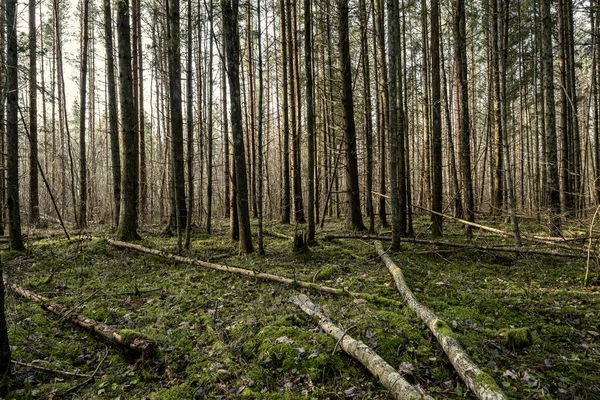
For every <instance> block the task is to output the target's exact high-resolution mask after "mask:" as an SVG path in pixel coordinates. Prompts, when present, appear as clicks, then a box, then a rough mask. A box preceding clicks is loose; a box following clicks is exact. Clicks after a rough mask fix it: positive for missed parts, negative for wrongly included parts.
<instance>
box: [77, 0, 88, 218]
mask: <svg viewBox="0 0 600 400" xmlns="http://www.w3.org/2000/svg"><path fill="white" fill-rule="evenodd" d="M89 8H90V4H89V0H83V16H82V18H83V28H82V29H83V32H82V36H83V40H82V43H81V46H82V49H81V65H80V73H79V76H80V81H79V221H78V222H77V225H79V229H84V228H87V202H88V198H87V196H88V183H87V169H88V165H87V146H86V144H85V143H86V133H87V132H86V128H85V120H86V109H87V86H86V84H87V70H88V47H89V40H90V39H89V37H90V34H89V28H88V27H89V13H90V11H89Z"/></svg>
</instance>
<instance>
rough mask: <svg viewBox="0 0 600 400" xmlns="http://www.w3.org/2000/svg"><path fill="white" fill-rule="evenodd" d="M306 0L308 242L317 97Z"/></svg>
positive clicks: (312, 231) (312, 230)
mask: <svg viewBox="0 0 600 400" xmlns="http://www.w3.org/2000/svg"><path fill="white" fill-rule="evenodd" d="M311 3H312V2H311V1H310V0H304V69H305V74H306V132H307V134H306V141H307V142H308V146H307V147H308V148H307V151H308V161H307V164H308V232H307V233H308V242H309V243H311V242H313V241H314V240H315V151H316V149H315V142H316V139H315V123H316V121H315V119H316V118H315V99H314V97H313V93H314V88H313V66H312V63H313V60H312V58H313V57H312V10H311Z"/></svg>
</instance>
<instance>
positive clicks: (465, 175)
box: [454, 0, 475, 239]
mask: <svg viewBox="0 0 600 400" xmlns="http://www.w3.org/2000/svg"><path fill="white" fill-rule="evenodd" d="M465 25H466V15H465V0H457V2H456V14H455V19H454V46H455V47H454V63H455V65H456V75H457V85H458V92H459V93H458V95H459V101H458V104H459V130H460V141H459V143H460V155H461V163H462V181H463V190H462V193H463V196H464V202H463V204H464V211H465V219H466V220H467V221H469V222H475V210H474V208H475V205H474V199H473V178H472V175H471V126H470V125H471V124H470V119H469V80H468V77H467V69H468V64H467V33H466V28H465ZM465 237H466V238H467V239H471V238H472V237H473V228H472V227H471V226H470V225H466V226H465Z"/></svg>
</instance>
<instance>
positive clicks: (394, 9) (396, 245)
mask: <svg viewBox="0 0 600 400" xmlns="http://www.w3.org/2000/svg"><path fill="white" fill-rule="evenodd" d="M387 11H388V39H389V52H388V56H389V63H388V73H389V75H388V95H389V103H388V104H389V109H388V117H389V121H388V131H389V136H388V141H389V156H388V158H389V163H390V166H389V170H390V187H391V190H390V192H391V203H392V206H391V208H392V249H394V250H399V249H400V237H401V236H404V232H402V229H401V225H400V209H399V208H400V193H399V188H398V151H401V150H400V149H398V135H399V133H398V127H399V124H398V100H397V95H398V86H397V85H398V82H397V80H396V76H397V71H396V70H397V69H398V52H399V48H400V45H399V43H398V40H399V38H400V26H399V24H400V21H399V20H398V18H397V16H398V0H387Z"/></svg>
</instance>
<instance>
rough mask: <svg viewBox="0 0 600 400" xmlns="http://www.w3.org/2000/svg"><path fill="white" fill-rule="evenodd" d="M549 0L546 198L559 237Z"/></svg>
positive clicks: (545, 5) (545, 6)
mask: <svg viewBox="0 0 600 400" xmlns="http://www.w3.org/2000/svg"><path fill="white" fill-rule="evenodd" d="M551 5H552V2H551V0H542V1H541V14H542V51H543V72H544V101H545V109H544V111H545V115H546V118H545V121H546V138H547V139H546V142H547V143H546V154H547V155H546V157H547V159H546V169H547V179H548V182H547V185H546V187H547V192H548V194H547V196H548V200H549V202H550V221H549V226H550V235H552V236H560V234H561V228H560V222H561V221H560V186H559V179H558V154H557V153H558V149H557V147H558V144H557V138H556V110H555V106H554V70H553V68H552V61H553V56H552V18H551V14H550V8H551Z"/></svg>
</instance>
